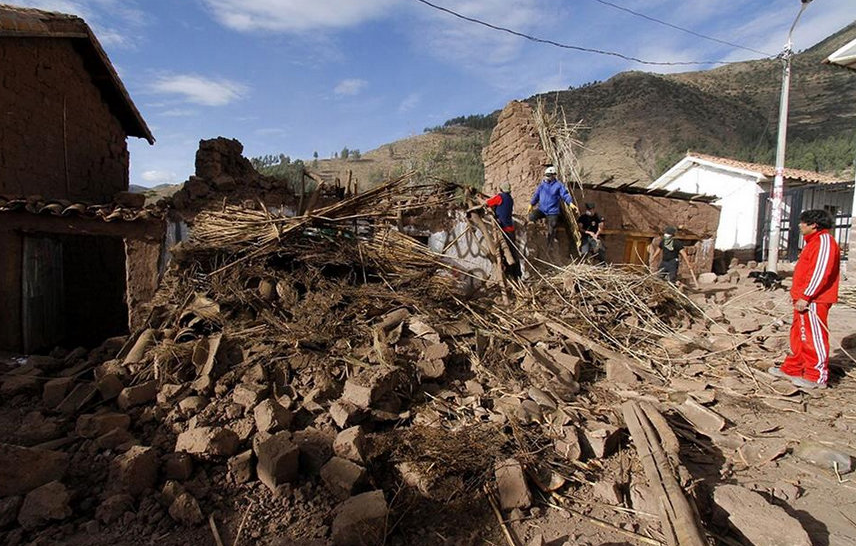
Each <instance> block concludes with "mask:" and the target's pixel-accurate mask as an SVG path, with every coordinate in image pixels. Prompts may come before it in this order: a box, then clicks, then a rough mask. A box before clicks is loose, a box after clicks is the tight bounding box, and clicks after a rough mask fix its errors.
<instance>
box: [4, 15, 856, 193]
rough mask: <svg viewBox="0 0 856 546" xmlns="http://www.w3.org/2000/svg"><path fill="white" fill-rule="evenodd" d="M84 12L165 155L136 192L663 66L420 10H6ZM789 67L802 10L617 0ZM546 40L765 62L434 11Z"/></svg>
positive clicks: (139, 178)
mask: <svg viewBox="0 0 856 546" xmlns="http://www.w3.org/2000/svg"><path fill="white" fill-rule="evenodd" d="M10 1H11V3H15V4H18V5H26V6H30V7H37V8H41V9H48V10H53V11H61V12H65V13H74V14H77V15H80V16H81V17H83V18H84V19H85V20H86V21H87V22H88V23H89V24H90V26H91V27H92V28H93V30H94V31H95V33H96V35H97V36H98V38H99V40H100V41H101V43H102V45H103V46H104V48H105V49H106V50H107V53H108V55H109V56H110V58H111V60H112V62H113V64H114V65H115V66H116V69H117V70H118V71H119V74H120V76H121V77H122V80H123V81H124V83H125V86H126V87H127V88H128V91H129V92H130V94H131V97H132V98H133V100H134V102H135V103H136V105H137V107H138V108H139V110H140V112H141V113H142V115H143V117H144V118H145V119H146V121H147V123H148V124H149V127H150V128H151V129H152V132H153V133H154V136H155V138H156V139H157V142H156V143H155V145H154V146H150V145H149V144H148V143H146V142H145V141H144V140H140V139H135V138H130V139H129V148H130V152H131V183H132V184H139V185H143V186H153V185H157V184H161V183H178V182H182V181H184V180H186V179H187V177H188V176H189V175H191V174H192V173H193V169H194V166H193V164H194V156H195V152H196V149H197V147H198V142H199V140H200V139H203V138H212V137H216V136H225V137H229V138H237V139H238V140H240V141H241V142H242V143H243V144H244V155H246V156H248V157H249V156H256V155H263V154H269V153H270V154H279V153H285V154H287V155H290V156H291V157H292V158H303V159H310V158H311V157H312V154H313V152H315V151H317V152H318V154H319V156H320V157H322V158H323V157H330V156H331V155H332V153H333V152H334V151H339V150H341V149H342V148H343V147H345V146H347V147H349V148H352V149H353V148H358V149H360V150H362V151H364V152H365V151H368V150H370V149H373V148H376V147H377V146H379V145H381V144H384V143H387V142H391V141H393V140H397V139H400V138H404V137H407V136H411V135H414V134H419V133H421V132H422V130H423V129H424V128H425V127H429V126H434V125H438V124H441V123H442V122H444V121H445V120H447V119H449V118H452V117H455V116H459V115H469V114H487V113H489V112H491V111H493V110H495V109H497V108H501V107H502V106H504V105H505V104H506V103H507V102H508V101H509V100H512V99H521V98H526V97H529V96H531V95H533V94H535V93H539V92H544V91H549V90H554V89H566V88H567V87H568V86H577V85H580V84H583V83H586V82H589V81H593V80H605V79H608V78H609V77H611V76H612V75H614V74H616V73H618V72H621V71H623V70H631V69H635V70H649V71H657V72H665V71H677V70H688V69H701V68H710V67H712V66H715V65H698V66H695V67H686V66H681V67H674V66H673V67H653V66H644V65H640V64H637V63H632V62H628V61H625V60H622V59H619V58H616V57H608V56H601V55H595V54H591V53H582V52H578V51H570V50H566V49H560V48H556V47H552V46H548V45H543V44H537V43H533V42H531V41H528V40H525V39H523V38H519V37H516V36H511V35H509V34H506V33H502V32H497V31H495V30H491V29H488V28H484V27H482V26H478V25H474V24H472V23H469V22H466V21H463V20H460V19H457V18H455V17H452V16H450V15H449V14H447V13H443V12H441V11H438V10H435V9H433V8H430V7H428V6H426V5H424V4H422V3H420V2H418V1H417V0H24V1H22V0H17V1H16V0H7V2H10ZM610 1H611V2H612V3H614V4H618V5H620V6H623V7H626V8H629V9H632V10H635V11H638V12H641V13H644V14H646V15H649V16H651V17H655V18H659V19H662V20H665V21H668V22H670V23H672V24H674V25H678V26H682V27H685V28H688V29H692V30H693V31H696V32H699V33H702V34H707V35H711V36H714V37H716V38H719V39H722V40H726V41H730V42H734V43H738V44H741V45H744V46H747V47H751V48H754V49H757V50H760V51H764V52H770V53H772V54H775V53H777V52H779V51H780V50H781V48H782V46H783V45H784V41H785V38H786V36H787V31H788V28H789V27H790V24H791V22H792V21H793V19H794V17H795V16H796V14H797V12H798V10H799V6H800V2H799V0H754V1H734V0H610ZM431 2H432V3H434V4H437V5H440V6H443V7H446V8H449V9H451V10H454V11H456V12H459V13H461V14H464V15H466V16H469V17H473V18H477V19H481V20H483V21H486V22H489V23H492V24H494V25H497V26H503V27H507V28H511V29H514V30H516V31H519V32H522V33H526V34H529V35H532V36H537V37H539V38H544V39H549V40H553V41H556V42H561V43H565V44H572V45H578V46H582V47H587V48H595V49H602V50H609V51H616V52H620V53H623V54H625V55H628V56H633V57H638V58H642V59H648V60H654V61H672V62H674V61H695V60H705V61H707V60H710V61H737V60H745V59H752V58H759V57H761V55H759V54H757V53H751V52H747V51H744V50H741V49H735V48H733V47H729V46H725V45H723V44H720V43H716V42H712V41H707V40H702V39H700V38H698V37H695V36H692V35H689V34H686V33H683V32H679V31H677V30H674V29H671V28H668V27H665V26H662V25H659V24H656V23H653V22H650V21H647V20H645V19H642V18H640V17H636V16H633V15H630V14H628V13H626V12H623V11H619V10H617V9H615V8H613V7H610V6H607V5H605V4H603V3H601V2H598V1H597V0H431ZM854 18H856V1H854V0H814V2H813V3H812V4H810V5H809V7H808V9H807V10H806V12H805V14H804V15H803V18H802V19H801V20H800V23H799V25H798V26H797V30H796V32H795V35H794V48H795V49H797V50H799V49H805V48H807V47H810V46H811V45H813V44H814V43H816V42H818V41H820V40H821V39H823V38H824V37H826V36H828V35H829V34H832V33H834V32H836V31H837V30H839V29H841V28H842V27H844V26H845V25H847V24H849V23H850V22H852V21H853V20H854Z"/></svg>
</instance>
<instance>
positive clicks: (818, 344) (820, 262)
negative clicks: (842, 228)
mask: <svg viewBox="0 0 856 546" xmlns="http://www.w3.org/2000/svg"><path fill="white" fill-rule="evenodd" d="M832 225H833V223H832V218H831V217H830V216H829V213H827V212H826V211H823V210H806V211H803V212H802V214H800V225H799V227H800V233H802V235H803V237H805V247H803V249H802V252H800V258H799V260H797V265H796V267H795V268H794V278H793V285H792V286H791V299H792V300H793V301H794V322H793V324H791V354H790V355H788V356H787V358H785V362H784V363H783V364H782V365H781V367H779V368H777V367H775V366H773V367H772V368H770V369H769V370H768V371H769V372H770V373H771V374H773V375H776V376H779V377H785V378H787V379H790V380H791V382H792V383H793V384H794V385H796V386H797V387H800V388H803V389H825V388H826V382H827V380H828V379H829V329H828V327H827V319H828V317H829V308H830V307H831V306H832V304H833V303H835V302H837V301H838V281H839V278H840V273H839V262H840V253H839V250H838V244H837V243H836V242H835V239H833V238H832V235H830V233H829V230H830V228H832Z"/></svg>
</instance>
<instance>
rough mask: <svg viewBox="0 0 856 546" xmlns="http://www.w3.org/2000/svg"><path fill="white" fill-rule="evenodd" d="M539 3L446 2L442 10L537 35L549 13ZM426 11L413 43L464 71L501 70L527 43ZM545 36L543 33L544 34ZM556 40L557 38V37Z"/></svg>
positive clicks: (520, 0) (529, 0)
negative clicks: (445, 9) (459, 66)
mask: <svg viewBox="0 0 856 546" xmlns="http://www.w3.org/2000/svg"><path fill="white" fill-rule="evenodd" d="M540 4H541V2H539V1H538V0H518V1H516V2H514V3H511V2H508V1H507V0H446V1H444V2H443V3H442V6H443V7H445V8H448V9H450V10H452V11H455V12H457V13H460V14H461V15H464V16H466V17H470V18H473V19H478V20H481V21H484V22H486V23H489V24H492V25H495V26H499V27H505V28H508V29H510V30H514V31H517V32H522V33H530V34H536V30H537V29H545V28H547V27H548V26H549V25H548V24H545V23H544V21H545V17H546V13H545V12H544V10H543V8H542V7H541V5H540ZM429 9H430V8H428V7H424V9H423V11H422V13H421V14H420V16H421V17H422V18H424V19H425V20H426V24H425V25H424V26H423V27H422V29H421V30H420V32H418V33H413V34H412V37H413V39H414V40H415V41H416V42H417V43H419V44H421V45H422V46H427V50H428V52H429V53H430V54H432V55H435V56H438V57H440V58H442V59H443V60H445V61H448V62H453V63H455V64H459V65H462V66H463V67H464V68H472V67H485V66H486V65H488V66H499V65H503V64H506V63H509V62H512V61H514V60H516V59H517V58H518V57H519V54H520V51H521V48H522V47H523V46H524V44H526V43H528V42H527V41H526V40H525V39H524V38H521V37H519V36H513V35H511V34H508V33H506V32H502V31H497V30H495V29H491V28H487V27H485V26H483V25H478V24H476V23H473V22H470V21H464V20H462V19H460V18H457V17H454V16H452V15H450V14H448V13H443V12H440V11H437V10H430V11H427V12H426V11H424V10H429ZM541 32H542V33H543V32H544V31H543V30H542V31H541ZM554 38H555V37H554Z"/></svg>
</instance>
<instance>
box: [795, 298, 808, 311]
mask: <svg viewBox="0 0 856 546" xmlns="http://www.w3.org/2000/svg"><path fill="white" fill-rule="evenodd" d="M806 309H808V301H807V300H805V299H803V298H800V299H798V300H797V301H795V302H794V311H796V312H797V313H805V311H806Z"/></svg>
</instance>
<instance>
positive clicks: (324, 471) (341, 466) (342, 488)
mask: <svg viewBox="0 0 856 546" xmlns="http://www.w3.org/2000/svg"><path fill="white" fill-rule="evenodd" d="M321 479H322V480H324V483H325V484H326V485H327V488H328V489H330V492H331V493H332V494H333V496H335V497H336V498H338V499H339V500H344V499H347V498H348V497H350V496H351V495H353V494H354V493H355V492H357V490H358V489H359V488H360V487H363V486H364V485H365V483H366V469H365V468H363V467H362V466H360V465H358V464H356V463H354V462H351V461H349V460H347V459H342V458H341V457H333V458H332V459H330V460H329V461H327V464H325V465H324V466H323V467H322V468H321Z"/></svg>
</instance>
